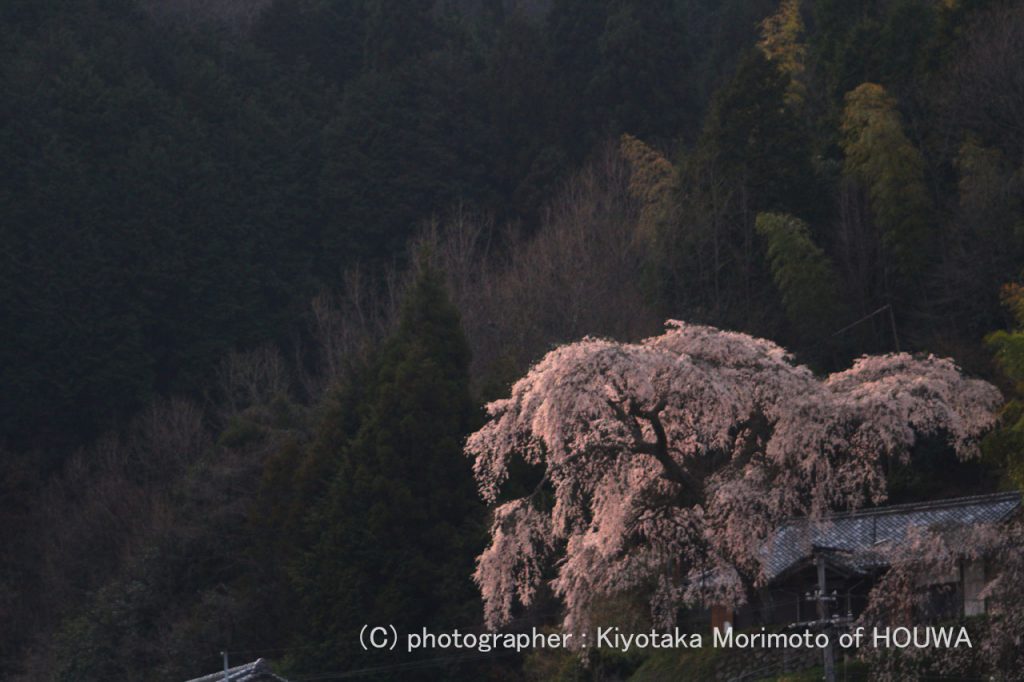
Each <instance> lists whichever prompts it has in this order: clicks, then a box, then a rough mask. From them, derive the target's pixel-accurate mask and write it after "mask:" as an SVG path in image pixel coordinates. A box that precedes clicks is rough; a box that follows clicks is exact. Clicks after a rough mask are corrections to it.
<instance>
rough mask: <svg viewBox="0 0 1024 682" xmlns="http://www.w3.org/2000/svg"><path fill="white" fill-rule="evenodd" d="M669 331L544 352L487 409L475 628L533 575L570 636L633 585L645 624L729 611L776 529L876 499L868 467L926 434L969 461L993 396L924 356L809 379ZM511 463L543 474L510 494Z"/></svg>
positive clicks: (692, 332)
mask: <svg viewBox="0 0 1024 682" xmlns="http://www.w3.org/2000/svg"><path fill="white" fill-rule="evenodd" d="M667 326H668V328H667V331H666V333H664V334H663V335H661V336H657V337H653V338H650V339H646V340H644V341H642V342H640V343H636V344H626V343H617V342H614V341H609V340H604V339H593V338H586V339H584V340H582V341H579V342H577V343H573V344H569V345H565V346H562V347H560V348H557V349H555V350H553V351H551V352H550V353H548V355H547V356H546V357H544V358H543V359H542V360H541V361H540V362H539V363H538V364H537V365H536V366H534V367H533V368H532V369H531V370H530V371H529V373H528V374H527V375H526V376H525V377H523V378H522V379H520V380H519V381H518V382H516V384H515V385H514V386H513V387H512V394H511V396H510V397H509V398H506V399H504V400H498V401H495V402H493V403H491V404H489V405H488V412H489V415H490V421H489V422H488V423H487V424H486V425H485V426H484V427H483V428H482V429H480V430H479V431H477V432H476V433H474V434H473V435H472V436H470V438H469V440H468V442H467V445H466V452H467V454H469V455H470V456H471V457H473V458H474V460H475V462H474V472H475V476H476V480H477V483H478V485H479V489H480V492H481V494H482V495H483V497H484V499H485V500H487V501H488V502H489V503H491V504H494V505H495V506H496V508H495V511H494V522H493V526H492V529H491V545H490V546H489V547H488V548H487V549H486V550H485V551H484V552H483V554H481V555H480V557H479V558H478V560H477V570H476V574H475V580H476V582H477V584H478V585H479V586H480V590H481V593H482V595H483V599H484V606H485V616H486V620H487V622H488V624H489V625H490V626H491V627H498V626H500V625H501V624H503V623H505V622H507V621H508V620H509V619H510V618H511V616H512V613H513V610H514V608H515V605H516V604H517V603H518V604H521V605H524V606H528V605H529V604H531V602H532V601H533V599H534V598H535V596H536V594H537V590H538V588H539V587H540V586H541V584H542V582H543V581H544V580H545V579H546V576H549V575H553V579H552V581H551V587H552V589H553V591H554V593H555V595H556V596H558V597H559V598H561V600H562V601H563V603H564V606H565V617H564V621H563V626H564V627H565V628H566V629H567V630H570V631H579V630H581V629H586V628H588V627H590V625H591V623H590V615H591V612H592V605H593V603H594V600H595V599H597V598H600V597H601V596H604V595H612V594H616V593H621V592H623V591H625V590H632V589H637V588H641V589H646V590H648V593H649V594H650V595H651V609H652V615H653V616H654V618H655V622H658V623H661V624H668V623H670V622H671V621H672V619H673V618H674V614H675V611H676V609H677V608H678V607H679V606H680V605H682V604H684V603H687V602H690V603H693V602H697V601H701V600H704V601H705V603H706V602H707V600H709V599H713V600H714V601H716V602H718V603H731V604H739V603H742V602H743V601H744V599H745V597H746V594H747V593H748V592H749V590H750V588H752V587H754V586H756V585H757V584H758V583H759V581H761V580H762V579H763V575H762V572H761V562H760V560H759V559H760V552H761V548H762V547H763V546H764V542H765V541H766V538H768V536H769V533H770V531H771V530H772V529H773V528H774V527H775V525H776V524H777V523H778V522H779V521H781V520H782V519H783V518H786V517H788V516H791V515H794V514H806V515H810V516H815V515H819V514H821V513H823V512H825V511H826V510H828V509H834V508H855V507H858V506H860V505H864V504H866V503H877V502H880V501H882V500H884V499H885V497H886V481H885V476H884V467H883V464H884V463H885V461H886V460H887V459H896V460H900V461H907V460H908V458H909V457H910V452H911V448H912V446H913V445H914V443H915V440H916V438H917V437H919V436H922V435H925V434H943V435H945V436H946V437H947V438H948V442H949V444H950V446H951V447H952V448H953V449H954V450H955V452H956V453H957V455H958V456H959V457H961V458H964V459H966V458H969V457H973V456H975V455H976V453H977V444H978V437H979V436H980V435H981V434H982V433H983V432H984V431H985V430H986V429H988V428H989V427H990V426H991V424H992V423H993V411H994V409H995V408H996V406H997V404H998V403H999V401H1000V396H999V393H998V391H997V390H996V389H995V388H993V387H992V386H991V385H989V384H987V383H985V382H983V381H978V380H973V379H968V378H965V377H964V376H963V375H962V374H961V373H960V371H959V370H958V368H957V367H956V365H955V364H954V363H953V362H952V361H950V360H945V359H940V358H936V357H934V356H928V357H920V358H919V357H912V356H910V355H907V354H895V355H886V356H880V357H864V358H861V359H860V360H858V361H857V362H856V363H855V364H854V366H853V367H852V368H851V369H849V370H847V371H844V372H841V373H838V374H833V375H831V376H829V377H827V378H825V379H821V378H818V377H816V376H814V374H813V373H812V372H811V371H810V370H809V369H807V368H806V367H803V366H800V365H796V364H794V363H793V360H792V358H791V356H790V355H789V353H787V352H786V350H785V349H783V348H781V347H779V346H777V345H776V344H774V343H772V342H770V341H766V340H764V339H758V338H754V337H751V336H748V335H746V334H741V333H735V332H725V331H721V330H718V329H714V328H712V327H707V326H700V325H692V324H685V323H681V322H674V321H670V322H669V323H668V325H667ZM514 458H522V459H523V460H525V461H526V462H527V463H529V464H532V465H535V466H537V467H539V468H540V469H541V470H542V471H543V472H544V473H543V479H542V480H541V482H540V485H538V486H537V489H536V490H535V491H534V492H533V494H530V495H526V496H523V497H519V498H516V499H511V500H509V499H507V496H504V495H503V493H502V488H503V486H504V484H505V483H506V482H507V479H508V477H509V470H510V465H511V464H512V461H513V459H514ZM549 571H553V573H549Z"/></svg>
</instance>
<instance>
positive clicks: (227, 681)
mask: <svg viewBox="0 0 1024 682" xmlns="http://www.w3.org/2000/svg"><path fill="white" fill-rule="evenodd" d="M186 682H288V680H286V679H285V678H283V677H281V676H280V675H275V674H274V673H272V672H270V666H269V665H268V664H267V662H266V661H265V660H263V659H262V658H258V659H256V660H255V661H253V662H251V663H246V664H245V665H239V666H236V667H234V668H228V669H227V670H221V671H220V672H215V673H210V674H209V675H203V676H202V677H196V678H195V679H191V680H187V681H186Z"/></svg>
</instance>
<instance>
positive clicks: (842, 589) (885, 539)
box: [710, 492, 1021, 628]
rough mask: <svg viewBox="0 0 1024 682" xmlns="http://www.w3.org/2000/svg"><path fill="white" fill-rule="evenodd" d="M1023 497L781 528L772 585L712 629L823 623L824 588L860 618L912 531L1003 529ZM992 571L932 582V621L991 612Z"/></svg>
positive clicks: (880, 511)
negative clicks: (819, 594) (819, 593)
mask: <svg viewBox="0 0 1024 682" xmlns="http://www.w3.org/2000/svg"><path fill="white" fill-rule="evenodd" d="M1020 504H1021V496H1020V493H1018V492H1010V493H994V494H990V495H976V496H972V497H959V498H953V499H945V500H936V501H933V502H920V503H913V504H900V505H890V506H885V507H875V508H872V509H864V510H858V511H854V512H846V513H839V514H832V515H830V516H827V517H825V518H824V519H821V520H818V521H811V520H809V519H794V520H792V521H789V522H787V523H785V524H784V525H782V526H781V527H780V528H779V529H778V531H776V533H775V534H774V536H773V537H772V539H771V540H770V541H769V542H768V543H767V544H766V546H765V548H764V570H765V574H766V575H765V577H766V579H767V580H766V585H765V587H764V588H763V589H762V590H761V593H760V594H759V595H758V596H759V599H757V600H754V601H755V603H753V604H750V605H745V606H744V607H741V608H740V609H738V610H737V611H735V612H734V611H733V610H731V609H727V608H725V607H718V606H716V607H712V609H711V614H710V615H711V624H712V627H713V628H722V627H727V624H728V625H729V626H737V627H749V626H753V625H765V624H770V623H780V624H784V623H799V622H803V621H807V620H813V619H815V618H817V609H818V604H817V599H815V598H813V597H812V595H813V594H814V593H815V591H816V590H817V589H818V587H819V585H820V584H821V582H822V581H821V577H820V576H819V571H820V570H822V567H821V566H820V565H823V573H824V581H823V582H824V584H825V590H824V592H825V593H826V595H827V597H828V599H829V610H830V613H831V614H836V615H839V616H849V617H856V616H858V615H860V613H861V611H862V610H863V609H864V606H865V605H866V603H867V595H868V592H869V591H870V590H871V587H872V586H873V585H874V584H875V581H876V580H877V579H878V578H879V576H880V575H881V574H882V573H884V572H885V570H887V568H888V560H887V558H886V557H888V556H890V555H891V553H892V552H893V551H894V548H898V546H899V545H900V543H902V542H904V541H905V539H906V538H907V534H908V532H909V531H910V530H911V529H912V528H919V529H935V528H955V527H964V526H971V525H976V524H982V523H999V522H1002V521H1005V520H1007V519H1008V518H1009V517H1010V516H1012V515H1013V514H1014V513H1016V512H1017V510H1018V509H1019V508H1020ZM987 568H988V567H986V566H985V565H984V563H983V562H980V561H976V562H967V561H965V562H963V563H962V564H961V565H960V567H959V570H958V571H956V572H954V573H951V574H949V575H936V576H932V577H931V578H930V580H929V582H928V587H929V589H930V592H931V595H932V596H931V599H930V601H929V606H928V613H927V614H925V615H926V616H927V617H930V618H933V619H942V618H956V617H961V616H973V615H980V614H983V613H985V610H986V605H985V601H984V599H982V598H981V596H980V592H981V590H982V589H983V587H984V585H985V582H986V570H987Z"/></svg>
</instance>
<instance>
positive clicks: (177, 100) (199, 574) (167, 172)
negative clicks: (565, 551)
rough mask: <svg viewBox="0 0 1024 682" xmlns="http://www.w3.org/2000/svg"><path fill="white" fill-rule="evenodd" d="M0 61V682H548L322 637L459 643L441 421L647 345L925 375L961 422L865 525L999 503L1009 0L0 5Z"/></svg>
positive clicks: (539, 614)
mask: <svg viewBox="0 0 1024 682" xmlns="http://www.w3.org/2000/svg"><path fill="white" fill-rule="evenodd" d="M0 52H2V60H0V87H2V90H3V93H4V96H3V97H2V98H0V159H2V162H0V174H2V175H0V244H2V245H3V247H2V248H0V330H2V334H0V387H2V395H0V547H2V549H0V677H3V678H5V679H6V678H11V679H24V680H44V679H54V680H101V679H102V680H112V679H129V678H133V679H134V678H141V679H154V680H181V679H185V678H187V677H189V676H197V675H200V674H204V673H208V672H212V671H214V670H216V669H217V668H218V667H219V665H220V661H221V659H220V655H219V652H220V651H222V650H225V649H226V650H229V651H230V652H234V653H232V654H231V655H232V658H233V660H234V659H236V658H237V659H238V662H241V660H242V659H245V660H251V659H255V658H257V657H258V656H263V657H265V658H268V659H272V660H274V661H275V662H276V664H277V665H278V666H279V667H280V669H281V670H283V671H285V672H286V673H289V674H291V675H294V676H295V678H296V679H303V677H301V676H303V675H305V676H309V675H314V674H322V673H327V672H332V671H342V672H344V671H350V670H353V669H356V668H372V667H375V666H388V665H392V666H394V665H403V666H405V667H404V668H401V669H400V670H401V672H402V674H403V675H404V677H403V679H431V680H433V679H441V678H447V679H494V680H499V679H501V680H513V679H545V678H547V677H550V676H552V675H554V674H555V673H554V672H553V669H554V668H556V667H558V666H559V665H561V666H562V670H561V673H560V674H566V675H568V674H571V672H572V671H571V670H570V669H569V668H571V667H572V665H575V664H573V663H566V662H564V661H551V660H545V659H543V657H541V658H537V657H526V659H525V661H524V660H523V659H522V658H521V657H514V658H511V659H510V658H504V659H496V660H497V662H495V660H492V659H488V658H486V657H478V658H474V659H471V660H444V661H441V662H430V663H425V662H424V661H423V660H421V659H418V658H415V657H410V658H408V659H403V658H400V657H398V658H396V657H388V656H384V655H378V656H377V657H376V658H375V657H374V656H372V655H368V654H366V653H364V652H362V651H357V650H356V649H355V647H356V643H355V642H354V640H352V639H351V637H350V633H351V631H352V629H353V628H355V629H358V626H359V625H361V624H362V623H364V622H367V621H373V622H389V623H390V622H395V623H396V624H400V625H401V624H405V625H407V626H409V627H413V626H436V627H438V628H449V629H450V628H453V627H463V628H465V629H467V630H469V629H473V628H481V627H482V626H483V607H482V605H481V599H480V596H479V594H478V592H477V590H476V587H475V586H474V585H473V582H472V579H471V577H472V575H473V566H474V563H473V562H474V559H475V558H476V557H477V556H478V555H480V553H481V552H482V551H483V549H484V547H485V546H486V541H487V533H486V530H487V528H488V526H489V516H488V514H489V512H488V510H487V509H486V508H485V507H484V505H483V503H482V502H481V501H480V499H479V497H478V494H477V491H476V489H475V485H474V482H473V479H472V475H471V474H472V472H471V468H472V462H471V461H470V460H469V459H467V458H466V457H465V455H464V454H463V446H464V443H465V439H466V437H467V436H468V435H469V434H470V433H472V432H473V431H474V430H476V429H478V428H480V427H481V426H482V424H483V423H484V412H483V409H482V408H483V405H484V404H485V403H486V402H487V401H490V400H493V399H496V398H500V397H505V396H507V395H508V393H509V388H510V386H511V384H512V382H513V381H514V380H515V379H517V378H519V377H520V376H523V375H524V374H525V373H526V372H527V371H528V370H529V369H530V367H531V366H532V365H533V364H534V363H536V362H537V361H538V360H540V358H542V357H543V356H544V355H545V353H546V352H548V351H549V350H551V349H552V348H553V347H554V346H556V345H558V344H562V343H567V342H572V341H577V340H579V339H581V338H583V337H585V336H592V337H602V338H614V339H617V340H620V341H635V340H638V339H641V338H643V337H646V336H651V335H654V334H657V333H659V332H660V331H661V330H662V329H663V323H664V320H666V319H679V320H686V321H688V322H695V323H702V324H708V325H714V326H716V327H720V328H723V329H730V330H736V331H742V332H746V333H749V334H753V335H756V336H760V337H765V338H768V339H771V340H773V341H775V342H777V343H778V344H780V345H781V346H784V347H786V348H787V349H789V350H790V351H792V352H793V353H794V355H795V357H796V360H797V361H798V362H800V363H803V364H806V365H808V366H809V367H810V368H811V369H812V370H814V371H816V372H820V373H826V372H833V371H836V370H841V369H844V368H846V367H848V366H849V365H850V363H851V361H852V360H853V359H854V358H857V357H859V356H861V355H864V354H870V353H888V352H893V351H907V352H911V353H935V354H936V355H940V356H944V357H952V358H954V359H955V360H956V361H957V362H958V363H959V365H960V366H961V367H962V368H963V369H964V370H965V371H966V372H967V373H969V374H972V375H975V376H980V377H982V378H985V379H986V380H988V381H991V382H993V383H995V384H996V385H998V386H999V387H1000V388H1002V389H1003V393H1004V394H1005V396H1006V398H1007V399H1009V400H1010V402H1008V404H1007V406H1006V408H1005V409H1004V412H1003V422H1002V426H1001V428H1000V429H999V430H997V431H996V432H995V433H994V434H993V435H992V436H990V437H989V438H988V440H987V441H986V447H985V457H984V458H983V461H981V462H969V463H963V462H959V461H957V460H956V458H955V457H954V455H953V454H951V453H950V452H949V451H947V449H944V448H943V447H942V446H941V445H940V444H937V443H934V442H930V441H929V442H925V441H922V442H921V443H919V444H918V446H917V447H918V449H919V452H918V453H917V454H916V455H915V459H914V461H915V465H914V467H909V466H904V465H900V464H898V463H896V464H893V470H892V471H891V472H890V474H891V480H892V481H893V482H894V483H893V487H892V490H891V498H892V499H895V500H898V501H902V500H917V499H923V498H927V497H934V496H942V495H948V494H967V493H970V492H981V491H991V490H995V489H997V488H999V487H1008V486H1013V485H1019V484H1020V483H1021V482H1022V479H1024V476H1022V474H1021V472H1022V470H1024V464H1022V462H1024V459H1022V458H1021V454H1020V453H1021V452H1022V449H1021V443H1022V441H1021V438H1022V436H1021V433H1022V432H1024V426H1022V421H1021V419H1022V417H1021V415H1022V409H1021V406H1020V402H1019V400H1014V399H1013V398H1015V397H1019V390H1020V384H1019V382H1020V380H1021V376H1024V369H1022V368H1024V362H1022V361H1021V353H1022V351H1021V344H1022V343H1024V342H1022V340H1021V338H1022V334H1021V333H1020V331H1019V329H1020V328H1021V327H1022V324H1024V307H1022V304H1021V300H1022V296H1021V289H1020V286H1019V285H1017V284H1014V283H1015V282H1019V280H1020V277H1021V274H1022V269H1024V66H1022V57H1021V55H1024V4H1022V3H1021V2H1019V1H1010V0H942V1H940V0H864V1H861V0H857V1H852V0H781V2H780V0H726V1H721V0H533V1H526V0H458V1H456V0H263V1H262V2H244V1H242V0H213V1H210V2H198V1H195V0H45V1H43V0H5V2H3V3H2V4H0ZM986 339H987V340H986ZM901 467H902V468H901ZM538 478H539V474H538V472H536V471H532V470H529V471H518V472H513V473H512V475H511V481H512V484H513V485H515V486H519V487H520V488H522V490H521V491H519V493H520V494H524V493H525V492H528V489H530V488H532V487H533V486H536V485H538ZM553 608H554V607H553V606H551V605H550V604H548V603H546V602H545V601H544V599H543V598H542V599H540V603H538V604H537V605H536V608H535V609H533V610H532V611H528V612H525V613H521V614H516V618H518V619H520V620H519V622H520V623H531V624H534V623H536V624H542V625H548V624H552V623H555V622H557V620H558V619H557V618H556V617H553V614H552V609H553ZM356 620H358V623H356V622H355V621H356ZM633 664H635V662H634V663H633ZM608 665H612V664H608ZM567 666H568V667H567ZM634 667H635V666H634ZM394 670H399V669H398V668H396V669H394ZM394 670H393V671H392V673H388V672H383V673H381V675H382V677H381V678H380V679H393V677H389V675H393V674H394ZM140 671H144V672H140ZM140 676H141V677H140Z"/></svg>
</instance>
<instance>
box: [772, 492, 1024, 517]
mask: <svg viewBox="0 0 1024 682" xmlns="http://www.w3.org/2000/svg"><path fill="white" fill-rule="evenodd" d="M1000 502H1016V503H1017V505H1018V506H1019V505H1020V502H1021V493H1020V491H1017V490H1013V491H1010V492H1002V493H987V494H984V495H968V496H965V497H946V498H943V499H941V500H930V501H927V502H907V503H904V504H891V505H885V506H881V507H868V508H864V509H853V510H850V511H842V512H833V513H830V514H825V515H824V516H821V517H819V518H818V519H812V518H810V517H807V516H799V517H793V518H791V519H789V521H787V522H784V524H783V525H785V523H791V522H793V521H818V520H821V521H826V520H829V519H849V518H863V517H865V516H888V515H890V514H905V513H907V512H915V511H929V510H933V509H949V508H951V507H968V506H971V505H975V504H998V503H1000Z"/></svg>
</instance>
